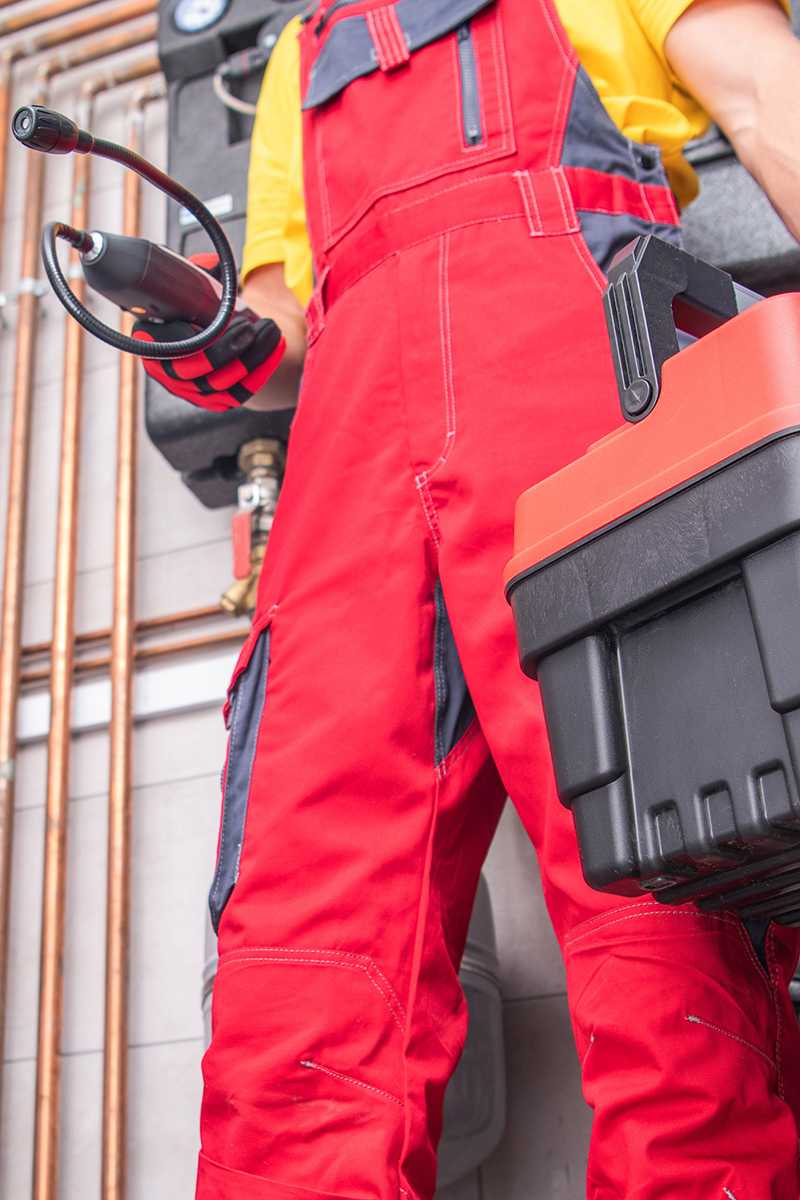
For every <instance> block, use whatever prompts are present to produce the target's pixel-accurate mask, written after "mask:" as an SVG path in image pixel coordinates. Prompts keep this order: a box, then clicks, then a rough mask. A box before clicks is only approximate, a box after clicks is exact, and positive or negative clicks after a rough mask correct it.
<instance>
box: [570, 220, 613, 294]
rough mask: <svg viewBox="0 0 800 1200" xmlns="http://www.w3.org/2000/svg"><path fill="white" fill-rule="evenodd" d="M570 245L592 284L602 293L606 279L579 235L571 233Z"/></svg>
mask: <svg viewBox="0 0 800 1200" xmlns="http://www.w3.org/2000/svg"><path fill="white" fill-rule="evenodd" d="M568 236H569V240H570V242H571V243H572V248H573V250H574V251H575V253H576V254H577V256H578V258H579V259H580V260H581V263H582V264H583V267H584V270H585V271H586V272H587V274H588V276H589V278H590V279H591V281H592V283H593V284H594V285H595V287H596V288H597V290H598V291H599V292H604V291H605V288H606V277H605V275H603V273H602V271H601V270H600V268H599V267H598V265H597V263H596V262H595V261H594V259H593V258H592V256H591V253H590V251H589V249H588V247H587V245H586V242H585V241H584V239H583V236H582V235H581V234H580V233H571V234H569V235H568Z"/></svg>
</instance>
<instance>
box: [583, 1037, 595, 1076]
mask: <svg viewBox="0 0 800 1200" xmlns="http://www.w3.org/2000/svg"><path fill="white" fill-rule="evenodd" d="M595 1040H596V1039H595V1035H594V1033H592V1034H590V1036H589V1045H588V1046H587V1047H586V1053H585V1054H584V1056H583V1058H582V1059H581V1071H583V1068H584V1067H585V1066H586V1060H587V1058H588V1057H589V1055H590V1054H591V1053H592V1051H593V1050H594V1043H595Z"/></svg>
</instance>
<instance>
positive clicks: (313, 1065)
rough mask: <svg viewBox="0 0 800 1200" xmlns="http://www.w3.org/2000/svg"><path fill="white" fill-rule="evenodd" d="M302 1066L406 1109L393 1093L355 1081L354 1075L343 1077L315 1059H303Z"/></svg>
mask: <svg viewBox="0 0 800 1200" xmlns="http://www.w3.org/2000/svg"><path fill="white" fill-rule="evenodd" d="M300 1066H301V1067H308V1068H309V1070H312V1071H321V1072H322V1074H323V1075H330V1077H331V1079H341V1080H342V1081H343V1082H344V1083H352V1084H354V1085H355V1087H360V1088H364V1090H365V1091H367V1092H375V1094H376V1095H377V1096H383V1097H384V1098H385V1099H386V1100H391V1102H392V1104H399V1105H400V1107H401V1108H405V1105H404V1103H403V1101H402V1100H401V1099H400V1097H399V1096H394V1095H392V1093H391V1092H385V1091H384V1090H383V1088H377V1087H373V1086H372V1084H371V1083H364V1082H363V1081H362V1080H361V1079H354V1078H353V1076H352V1075H343V1074H342V1072H341V1071H333V1070H331V1068H330V1067H323V1066H322V1065H321V1063H317V1062H314V1060H313V1059H310V1058H302V1059H301V1060H300Z"/></svg>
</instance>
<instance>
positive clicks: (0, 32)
mask: <svg viewBox="0 0 800 1200" xmlns="http://www.w3.org/2000/svg"><path fill="white" fill-rule="evenodd" d="M98 3H99V0H50V3H49V4H40V5H39V7H38V8H28V9H26V10H25V11H24V12H21V13H12V14H11V16H10V17H0V37H6V36H7V35H8V34H9V33H19V32H20V30H22V29H31V28H32V27H33V26H34V25H42V24H43V23H44V22H45V21H53V20H55V18H56V17H65V16H66V15H67V14H68V13H73V12H77V11H79V10H80V9H82V8H90V7H91V6H92V5H93V4H98ZM7 7H8V5H6V4H0V8H7Z"/></svg>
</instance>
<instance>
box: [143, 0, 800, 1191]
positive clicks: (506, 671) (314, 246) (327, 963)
mask: <svg viewBox="0 0 800 1200" xmlns="http://www.w3.org/2000/svg"><path fill="white" fill-rule="evenodd" d="M798 74H800V44H798V43H797V42H796V41H795V40H794V38H793V36H792V33H791V29H790V25H789V22H788V20H787V16H786V12H785V10H784V9H783V8H782V7H781V5H780V4H779V3H778V2H777V0H695V2H694V3H692V2H691V0H592V3H591V4H589V3H586V2H584V0H557V3H553V0H494V2H490V0H396V2H394V0H392V2H387V0H323V3H322V4H321V5H319V7H317V8H316V9H315V10H314V11H312V12H310V13H309V14H308V16H307V17H306V19H305V20H304V21H302V22H293V23H292V24H291V25H290V26H289V27H288V28H287V30H286V31H285V33H284V35H283V36H282V38H281V40H280V42H279V44H278V45H277V47H276V49H275V51H274V54H273V58H272V62H271V64H270V67H269V70H268V72H267V76H266V80H265V83H264V88H263V93H262V99H261V103H260V107H259V112H258V116H257V119H256V126H255V133H254V140H253V148H252V162H251V174H250V209H249V215H248V233H247V245H246V248H245V253H244V281H245V282H244V296H245V299H246V300H247V302H248V304H249V305H250V306H251V307H252V308H253V310H255V312H257V313H258V314H260V318H261V321H262V322H266V324H258V325H253V330H254V331H251V333H250V334H248V333H247V331H246V330H245V331H244V332H243V333H242V332H241V330H239V331H238V332H237V335H236V336H235V337H234V336H231V337H230V338H229V341H228V345H227V347H226V348H225V350H224V352H223V353H217V354H216V356H214V352H213V351H212V357H213V361H209V358H204V357H203V356H197V357H195V358H194V359H191V360H183V361H182V362H180V363H178V362H176V363H174V364H172V365H171V366H170V367H168V368H167V370H166V372H162V371H161V369H160V368H159V366H158V365H157V364H153V365H151V367H150V370H151V372H152V373H153V374H154V375H156V377H160V378H161V379H162V380H164V381H165V382H166V383H167V385H168V386H172V387H173V388H174V390H175V391H176V393H177V394H180V395H184V396H186V397H187V398H189V399H191V400H193V401H195V402H196V403H199V404H207V405H209V406H211V407H225V406H228V405H231V404H238V403H242V402H247V403H250V404H251V405H252V406H254V407H269V406H270V405H271V404H274V403H276V396H279V395H280V394H281V387H280V379H281V373H283V377H284V378H285V377H286V376H287V375H289V374H291V373H292V372H294V373H295V374H296V373H297V372H298V370H299V369H300V366H301V364H302V365H303V379H302V388H301V393H300V399H299V404H298V407H297V411H296V414H295V417H294V423H293V426H292V432H291V440H290V446H289V454H288V464H287V471H286V478H285V482H284V487H283V492H282V495H281V499H280V501H279V505H278V512H277V516H276V521H275V526H274V529H273V532H272V536H271V540H270V544H269V549H268V553H267V558H266V563H265V566H264V570H263V573H262V578H261V583H260V592H259V598H258V606H257V609H256V613H255V619H254V622H253V627H252V632H251V634H250V636H249V638H248V640H247V642H246V644H245V646H244V649H243V650H242V653H241V655H240V657H239V661H238V664H237V666H236V669H235V671H234V675H233V679H232V682H231V688H230V694H229V701H228V705H227V720H228V725H229V730H230V732H229V744H228V759H227V765H226V768H225V772H224V778H223V792H224V798H223V799H224V803H223V816H222V825H221V833H220V842H219V853H218V861H217V868H216V875H215V878H214V882H213V886H212V889H211V910H212V915H213V918H214V922H215V924H216V925H217V928H218V934H219V951H220V958H219V972H218V975H217V979H216V986H215V992H214V1030H213V1038H212V1042H211V1046H210V1049H209V1050H208V1052H207V1055H206V1058H205V1060H204V1076H205V1095H204V1102H203V1110H202V1152H201V1156H200V1166H199V1178H198V1190H197V1196H198V1198H199V1200H313V1198H314V1197H317V1198H320V1200H322V1198H325V1200H332V1198H336V1200H430V1197H431V1196H432V1194H433V1192H434V1188H435V1181H436V1157H435V1156H436V1145H437V1139H438V1137H439V1134H440V1126H441V1111H442V1099H443V1094H444V1090H445V1086H446V1084H447V1081H448V1079H449V1078H450V1075H451V1073H452V1071H453V1068H454V1066H455V1064H456V1062H457V1060H458V1057H459V1054H460V1051H461V1048H462V1045H463V1041H464V1036H465V1023H466V1015H465V1005H464V999H463V996H462V993H461V989H460V987H459V982H458V967H459V960H460V956H461V952H462V948H463V945H464V939H465V934H466V930H467V925H468V920H469V916H470V910H471V906H472V900H473V896H474V893H475V889H476V884H477V880H478V876H479V872H480V869H481V864H482V862H483V859H484V855H485V854H486V851H487V847H488V846H489V843H490V841H491V839H492V835H493V833H494V830H495V827H496V825H497V821H498V817H499V815H500V812H501V809H502V807H503V804H504V801H505V797H506V794H508V795H510V797H511V799H512V800H513V802H514V804H515V805H516V806H517V809H518V810H519V813H520V815H521V818H522V821H523V822H524V825H525V827H526V829H527V831H528V834H529V835H530V837H531V839H532V841H533V844H534V846H535V847H536V850H537V853H538V856H539V862H540V865H541V874H542V880H543V886H544V893H545V898H546V901H547V905H548V908H549V912H550V916H551V918H552V921H553V925H554V928H555V931H556V934H557V936H558V938H559V941H560V944H561V947H562V950H563V953H564V957H565V962H566V970H567V984H568V996H569V1004H570V1009H571V1015H572V1021H573V1027H574V1032H575V1038H576V1042H577V1048H578V1054H579V1056H580V1061H581V1067H582V1073H583V1087H584V1093H585V1096H586V1099H587V1100H588V1102H589V1103H590V1104H591V1105H592V1107H593V1108H594V1114H595V1119H594V1127H593V1133H592V1139H591V1147H590V1154H589V1165H588V1185H587V1187H588V1196H589V1197H590V1198H591V1200H623V1198H624V1200H634V1198H635V1200H677V1198H678V1197H680V1200H725V1198H727V1200H756V1198H758V1200H766V1198H767V1197H770V1200H797V1198H798V1195H799V1194H800V1173H799V1172H798V1153H797V1147H798V1118H799V1117H800V1037H799V1036H798V1032H797V1028H796V1024H795V1020H794V1016H793V1012H792V1009H791V1006H790V1004H789V999H788V993H787V981H788V978H789V977H790V976H791V974H792V972H793V969H794V966H795V962H796V959H797V953H798V939H797V935H796V933H795V932H794V931H792V930H787V929H784V928H782V927H779V926H776V925H773V926H770V927H769V929H768V930H761V931H758V930H755V929H754V928H746V927H745V926H744V925H743V924H742V922H741V921H740V919H739V918H738V917H737V916H735V915H726V914H719V915H713V916H711V915H706V914H703V913H700V912H698V911H697V910H695V909H694V908H693V907H691V906H687V907H681V908H666V907H663V906H661V905H659V904H658V903H656V902H655V901H651V900H650V899H648V898H647V897H646V896H644V897H642V898H639V899H630V898H625V897H620V896H614V895H610V894H601V893H599V892H595V891H593V890H591V889H590V888H589V887H588V886H587V885H586V884H585V882H584V880H583V877H582V874H581V868H580V862H579V859H578V851H577V845H576V837H575V832H574V829H573V823H572V817H571V815H570V813H569V812H568V810H567V809H566V808H565V807H564V806H563V805H562V804H561V803H560V802H559V799H558V796H557V794H556V791H555V787H554V783H553V778H552V772H551V766H550V758H549V753H548V744H547V734H546V730H545V725H544V720H543V717H542V711H541V707H540V702H539V698H538V693H537V691H536V688H535V687H534V686H533V685H532V684H531V683H530V682H529V681H528V680H526V679H525V678H524V677H523V675H522V673H521V671H520V669H519V666H518V663H517V656H516V647H515V639H514V630H513V625H512V621H511V616H510V612H509V610H508V608H507V605H506V603H505V600H504V597H503V594H502V585H501V573H502V569H503V566H504V564H505V562H506V560H507V559H508V557H509V556H510V553H511V550H512V523H513V513H514V502H515V500H516V498H517V496H518V495H519V494H520V493H521V492H522V491H523V490H525V489H526V488H529V487H530V486H532V485H533V484H534V483H536V482H537V480H540V479H542V478H543V477H545V476H547V475H550V474H551V473H552V472H554V471H557V470H559V469H560V468H561V467H563V466H564V465H565V464H566V463H568V462H569V461H571V460H573V459H575V458H576V457H578V456H579V455H580V454H582V453H583V452H584V451H585V450H586V447H587V446H588V445H589V444H590V443H591V442H593V441H595V440H596V439H597V438H599V437H601V436H603V435H604V434H605V433H607V432H608V431H609V430H611V429H612V428H614V427H615V426H616V425H617V424H618V423H619V421H620V415H619V411H618V401H617V393H616V388H615V384H614V377H613V372H612V366H611V358H610V353H609V348H608V345H607V336H606V331H605V326H604V322H603V313H602V305H601V292H602V290H603V286H604V274H603V272H604V269H605V268H606V267H607V266H608V263H609V261H610V258H611V257H612V256H613V254H614V253H615V252H616V251H617V250H618V249H619V248H620V247H621V246H623V245H625V244H626V243H627V242H628V241H629V240H630V239H631V238H632V237H634V236H635V235H636V234H639V233H644V232H647V231H654V232H656V233H657V234H659V235H660V236H662V237H665V238H668V239H672V240H677V239H678V237H679V218H678V209H677V207H676V204H675V199H674V197H677V201H678V204H679V205H681V204H685V203H686V202H687V201H689V200H690V199H691V198H692V197H693V195H694V194H695V190H696V182H695V179H694V176H693V174H692V171H691V170H690V168H689V166H688V165H687V162H686V160H685V158H684V157H683V154H682V150H683V147H684V144H685V142H686V141H687V140H688V139H690V138H691V137H693V136H695V135H697V134H699V133H701V132H702V130H703V129H704V128H705V126H706V123H707V120H708V116H707V115H706V114H710V115H711V116H712V117H713V119H714V120H715V121H717V122H718V123H719V125H720V126H721V127H722V128H723V129H724V130H725V132H726V133H727V134H728V136H729V138H730V139H731V141H732V143H733V145H734V147H735V149H736V151H737V152H738V154H739V156H740V158H741V160H742V161H743V163H744V164H745V166H747V167H748V168H749V169H750V170H751V171H752V172H753V174H754V175H755V176H756V177H757V178H758V179H759V180H760V181H761V182H762V183H763V185H764V186H765V187H766V189H767V191H768V193H769V195H770V196H771V198H772V200H773V202H774V204H775V205H776V207H777V208H778V209H779V211H780V212H781V213H782V215H783V216H784V218H785V219H786V221H787V222H788V224H789V225H790V226H791V227H792V228H793V229H794V230H795V231H797V230H798V229H800V201H799V200H798V196H800V149H799V147H800V115H799V111H798V107H797V103H796V96H795V91H796V80H797V77H798ZM301 106H302V116H301ZM301 128H302V136H301ZM309 247H310V249H309ZM312 270H313V280H314V284H313V290H312ZM306 304H307V313H306V316H305V318H304V315H303V307H304V306H305V305H306ZM244 319H245V318H242V320H244ZM270 321H274V322H276V324H277V326H278V327H279V328H280V330H281V334H282V337H283V341H281V340H280V338H281V334H278V332H277V329H276V327H275V325H273V324H270ZM237 328H238V327H237ZM142 332H143V334H144V335H145V336H146V335H147V330H146V329H144V330H143V331H142ZM257 339H260V342H259V344H260V345H261V347H262V349H261V352H260V354H259V353H257V352H253V346H254V344H255V341H256V340H257ZM284 343H285V344H284ZM242 344H244V345H245V347H246V349H245V351H242V350H241V345H242ZM281 355H283V359H282V362H281V363H280V365H279V366H277V363H278V359H279V358H280V357H281ZM267 362H268V366H267V367H264V366H263V364H264V363H267ZM276 366H277V370H275V368H276ZM273 371H275V373H274V376H273V380H272V381H271V382H269V383H266V384H265V373H267V374H268V373H270V372H273ZM273 383H274V385H275V386H274V390H271V388H272V384H273ZM626 569H627V570H630V569H631V565H630V564H627V565H626ZM653 685H654V687H655V686H657V681H656V680H654V681H653Z"/></svg>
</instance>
